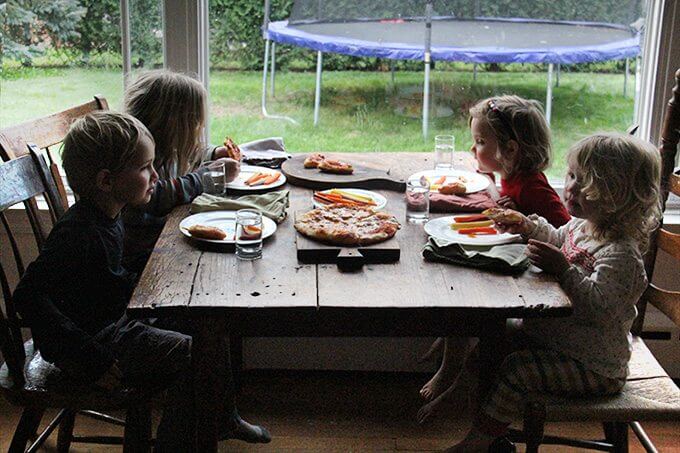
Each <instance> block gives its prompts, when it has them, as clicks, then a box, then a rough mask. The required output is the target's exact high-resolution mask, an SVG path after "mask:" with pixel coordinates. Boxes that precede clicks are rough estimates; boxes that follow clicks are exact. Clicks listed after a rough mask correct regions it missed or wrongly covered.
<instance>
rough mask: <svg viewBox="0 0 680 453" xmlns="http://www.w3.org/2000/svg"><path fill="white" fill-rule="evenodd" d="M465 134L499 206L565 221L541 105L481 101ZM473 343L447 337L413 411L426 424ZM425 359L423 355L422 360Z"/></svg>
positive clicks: (499, 98) (458, 373) (457, 375)
mask: <svg viewBox="0 0 680 453" xmlns="http://www.w3.org/2000/svg"><path fill="white" fill-rule="evenodd" d="M468 122H469V125H470V132H471V134H472V140H473V144H472V147H471V148H470V151H472V152H473V153H474V155H475V159H476V161H477V164H478V167H479V170H480V171H482V172H487V173H498V174H499V176H500V183H501V191H500V192H501V198H500V199H499V200H497V203H498V204H499V205H500V206H503V207H506V208H510V209H516V210H518V211H520V212H522V213H523V214H526V215H529V214H537V215H539V216H541V217H543V218H545V219H546V220H547V221H548V222H549V223H550V224H552V225H553V226H555V227H559V226H561V225H564V224H565V223H567V222H568V221H569V213H568V212H567V210H566V209H565V207H564V204H562V201H561V200H560V197H559V196H558V195H557V193H556V192H555V190H554V189H553V188H552V187H551V186H550V184H549V183H548V179H547V178H546V176H545V174H543V170H545V169H546V168H547V167H548V165H549V164H550V160H551V157H552V145H551V140H550V128H549V127H548V123H547V122H546V120H545V116H544V115H543V110H542V108H541V105H540V104H539V103H538V102H537V101H534V100H528V99H524V98H521V97H519V96H513V95H505V96H497V97H493V98H488V99H484V100H482V101H479V102H477V103H476V104H475V105H474V106H473V107H472V108H470V118H469V121H468ZM473 341H474V340H473V339H471V338H464V337H451V338H447V339H445V340H444V341H442V339H438V340H437V341H436V342H435V344H434V345H433V348H431V351H432V352H428V354H427V355H430V354H432V353H433V349H434V348H435V347H436V346H435V345H441V344H442V343H443V350H444V351H443V360H442V363H441V366H440V367H439V369H438V370H437V372H436V373H435V375H434V376H433V377H432V379H430V380H429V381H428V382H427V383H426V384H425V385H424V386H423V387H422V389H421V390H420V394H421V396H422V397H423V398H424V399H425V400H428V401H429V402H428V403H426V404H425V405H424V406H423V407H422V408H421V409H420V411H419V412H418V421H419V422H421V423H422V422H423V421H425V420H426V419H427V418H428V417H429V416H430V415H431V414H432V413H433V412H434V411H436V410H437V408H438V407H439V406H440V405H441V403H442V402H443V401H444V400H446V399H447V398H449V397H450V395H451V394H452V393H453V391H454V390H455V388H456V384H457V382H458V379H459V378H460V376H461V373H462V370H463V368H464V365H465V361H466V359H467V356H468V354H469V352H470V350H471V349H472V346H473ZM427 355H426V356H427Z"/></svg>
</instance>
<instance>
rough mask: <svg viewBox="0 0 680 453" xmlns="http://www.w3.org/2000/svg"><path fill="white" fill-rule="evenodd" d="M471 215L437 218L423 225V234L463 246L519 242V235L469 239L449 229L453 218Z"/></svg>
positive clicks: (496, 235) (507, 234)
mask: <svg viewBox="0 0 680 453" xmlns="http://www.w3.org/2000/svg"><path fill="white" fill-rule="evenodd" d="M464 215H472V214H462V213H461V214H456V215H455V216H446V217H438V218H436V219H432V220H430V221H429V222H427V223H426V224H425V232H426V233H427V234H429V235H430V236H433V237H435V238H437V239H444V240H446V241H449V242H456V243H458V244H463V245H498V244H508V243H510V242H519V241H521V240H522V236H520V235H519V234H510V233H501V234H495V235H489V236H483V235H479V236H475V237H470V236H468V235H467V234H460V233H458V232H457V231H455V230H453V229H451V224H452V223H453V221H454V218H455V217H460V216H464Z"/></svg>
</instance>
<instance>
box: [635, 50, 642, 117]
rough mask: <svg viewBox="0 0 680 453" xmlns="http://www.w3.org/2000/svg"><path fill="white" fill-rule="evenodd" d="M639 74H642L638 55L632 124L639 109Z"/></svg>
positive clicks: (640, 59) (640, 60) (636, 59)
mask: <svg viewBox="0 0 680 453" xmlns="http://www.w3.org/2000/svg"><path fill="white" fill-rule="evenodd" d="M641 73H642V58H641V57H640V56H639V55H638V56H637V57H636V58H635V94H634V101H633V123H634V122H635V120H636V118H637V117H638V116H637V112H638V108H640V90H641V88H642V86H641V84H640V81H641V78H642V77H641Z"/></svg>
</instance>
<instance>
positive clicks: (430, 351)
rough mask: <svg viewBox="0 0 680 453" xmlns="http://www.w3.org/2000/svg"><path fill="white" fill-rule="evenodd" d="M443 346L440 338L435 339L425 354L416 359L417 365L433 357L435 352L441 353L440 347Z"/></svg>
mask: <svg viewBox="0 0 680 453" xmlns="http://www.w3.org/2000/svg"><path fill="white" fill-rule="evenodd" d="M443 346H444V339H443V338H442V337H439V338H437V339H436V340H434V341H433V342H432V345H431V346H430V349H428V350H427V352H426V353H425V354H423V355H421V356H420V357H419V358H418V363H425V362H427V361H429V360H431V359H432V357H434V354H435V353H436V352H439V351H441V349H442V347H443Z"/></svg>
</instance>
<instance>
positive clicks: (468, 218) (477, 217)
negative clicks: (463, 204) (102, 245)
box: [453, 214, 489, 223]
mask: <svg viewBox="0 0 680 453" xmlns="http://www.w3.org/2000/svg"><path fill="white" fill-rule="evenodd" d="M482 220H489V218H488V217H487V216H485V215H484V214H471V215H461V216H458V217H454V218H453V221H454V222H456V223H466V222H481V221H482Z"/></svg>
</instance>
